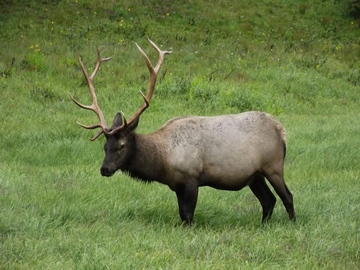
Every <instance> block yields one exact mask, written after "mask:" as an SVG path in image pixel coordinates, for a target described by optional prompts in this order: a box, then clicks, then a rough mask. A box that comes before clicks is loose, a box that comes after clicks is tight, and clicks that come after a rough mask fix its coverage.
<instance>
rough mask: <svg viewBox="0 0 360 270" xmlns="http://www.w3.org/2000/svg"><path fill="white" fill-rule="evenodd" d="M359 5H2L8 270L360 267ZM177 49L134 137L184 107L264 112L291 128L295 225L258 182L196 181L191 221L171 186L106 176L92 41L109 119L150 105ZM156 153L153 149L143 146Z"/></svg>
mask: <svg viewBox="0 0 360 270" xmlns="http://www.w3.org/2000/svg"><path fill="white" fill-rule="evenodd" d="M357 2H358V1H350V0H349V1H345V0H344V1H322V0H311V1H310V0H301V1H295V0H287V1H284V0H272V1H270V0H259V1H244V0H239V1H230V0H221V1H204V0H199V1H168V0H163V1H155V0H149V1H141V0H123V1H115V0H109V1H94V0H42V1H35V0H34V1H25V0H5V1H1V2H0V44H1V50H0V95H1V101H0V115H1V117H0V125H1V128H0V149H1V150H0V269H266V270H268V269H346V270H349V269H360V179H359V178H360V167H359V164H360V18H358V17H356V14H359V13H357V12H355V11H359V10H358V9H357V7H358V6H359V5H358V4H357ZM146 36H149V37H150V38H151V39H152V40H153V41H154V42H155V43H157V45H159V46H160V47H161V48H162V49H164V50H172V51H173V53H172V54H171V55H167V56H166V59H165V61H164V65H163V68H162V71H161V74H160V76H159V80H158V83H157V87H156V90H155V92H154V97H153V100H152V102H151V104H150V107H149V108H148V110H147V111H146V112H145V113H144V114H143V115H142V116H141V119H140V124H139V128H138V132H139V133H149V132H152V131H155V130H156V129H158V128H160V127H161V126H162V125H163V124H164V123H165V121H166V120H168V119H170V118H172V117H175V116H182V115H217V114H225V113H238V112H242V111H247V110H261V111H266V112H269V113H271V114H273V115H275V116H276V117H277V118H278V119H279V120H280V121H281V122H282V123H283V125H284V126H285V128H286V130H287V136H288V146H287V157H286V162H285V177H286V182H287V185H288V186H289V189H290V190H291V191H292V193H293V195H294V201H295V210H296V212H297V222H296V224H292V223H291V222H289V220H288V217H287V214H286V211H285V209H284V207H283V205H282V203H281V200H280V198H279V197H277V205H276V207H275V211H274V214H273V217H272V219H271V220H270V221H269V222H268V223H266V224H264V225H261V223H260V221H261V206H260V204H259V202H258V201H257V199H256V198H255V196H254V195H253V194H252V193H251V191H250V189H249V188H245V189H243V190H242V191H239V192H227V191H219V190H215V189H211V188H207V187H204V188H202V189H200V193H199V199H198V204H197V208H196V210H195V224H194V226H193V227H191V228H189V227H183V226H179V215H178V210H177V201H176V196H175V193H173V192H171V191H170V190H169V189H168V188H167V187H166V186H163V185H160V184H158V183H154V184H149V185H147V184H143V183H141V182H139V181H134V180H133V179H130V178H129V177H128V176H127V175H124V174H121V173H117V174H115V175H114V176H113V177H111V178H103V177H101V176H100V173H99V169H100V165H101V163H102V159H103V150H102V148H103V143H104V140H105V139H104V137H100V138H99V139H98V140H96V141H95V142H90V141H89V140H88V138H91V137H92V136H93V135H94V134H95V132H94V131H87V130H84V129H82V128H80V127H79V126H78V125H77V124H76V121H77V120H78V121H79V122H81V123H84V124H93V123H95V122H96V121H97V118H96V116H95V114H94V113H92V112H89V111H85V110H81V109H79V108H78V107H77V106H76V105H75V104H73V102H72V101H71V100H70V97H69V93H71V94H72V95H74V96H75V97H76V99H78V100H79V101H80V102H83V103H89V102H90V97H89V93H88V90H87V87H86V85H85V83H84V79H83V75H82V73H81V71H80V69H79V64H78V61H77V54H80V55H81V56H82V58H83V62H84V64H85V66H86V67H87V68H89V70H90V69H92V68H93V63H94V62H95V61H96V49H97V48H100V50H101V53H102V56H103V57H108V56H112V57H113V59H112V60H111V61H110V62H106V63H104V64H103V65H102V68H101V70H100V71H99V72H98V75H97V77H96V79H95V87H96V89H97V94H98V100H99V105H100V107H101V108H102V110H103V112H104V114H105V117H106V119H107V122H108V124H110V123H111V121H112V118H113V117H114V115H115V113H116V112H118V111H123V112H124V114H125V115H126V116H128V117H129V116H131V115H132V114H133V113H134V112H135V111H136V110H137V109H138V107H139V106H140V104H141V102H142V98H141V96H140V95H139V94H138V91H139V90H143V91H146V88H147V81H148V71H147V69H146V66H145V63H144V61H143V59H142V56H141V54H140V53H139V52H138V50H137V49H136V47H135V45H134V42H137V43H138V44H139V45H140V46H141V47H142V48H143V50H144V51H145V52H146V53H147V54H148V55H149V57H150V58H151V59H152V61H153V62H155V61H156V57H157V56H156V53H155V51H154V50H153V49H152V48H151V46H150V45H149V44H148V43H147V40H146ZM149 158H151V157H149Z"/></svg>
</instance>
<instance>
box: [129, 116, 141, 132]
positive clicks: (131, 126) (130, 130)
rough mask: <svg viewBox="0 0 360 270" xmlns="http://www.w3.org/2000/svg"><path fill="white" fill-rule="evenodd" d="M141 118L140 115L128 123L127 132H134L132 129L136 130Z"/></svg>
mask: <svg viewBox="0 0 360 270" xmlns="http://www.w3.org/2000/svg"><path fill="white" fill-rule="evenodd" d="M139 119H140V117H138V118H136V119H135V120H134V121H133V122H131V123H130V124H129V125H128V127H127V129H126V131H127V132H132V131H134V130H135V129H136V128H137V126H138V124H139Z"/></svg>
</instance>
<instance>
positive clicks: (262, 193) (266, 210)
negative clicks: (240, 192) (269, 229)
mask: <svg viewBox="0 0 360 270" xmlns="http://www.w3.org/2000/svg"><path fill="white" fill-rule="evenodd" d="M249 187H250V189H251V191H252V192H253V193H254V195H255V196H256V197H257V198H258V200H259V201H260V204H261V206H262V209H263V216H262V223H264V222H265V221H266V220H268V219H269V218H270V217H271V215H272V213H273V209H274V206H275V203H276V198H275V196H274V194H273V193H272V192H271V190H270V188H269V187H268V185H267V184H266V182H265V178H264V176H262V175H260V174H259V175H256V176H255V178H254V180H253V181H252V182H251V184H250V185H249Z"/></svg>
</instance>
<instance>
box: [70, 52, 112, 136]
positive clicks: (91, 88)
mask: <svg viewBox="0 0 360 270" xmlns="http://www.w3.org/2000/svg"><path fill="white" fill-rule="evenodd" d="M97 56H98V59H97V62H96V66H95V69H94V71H93V73H92V74H91V75H90V76H89V74H88V73H87V71H86V69H85V66H84V64H83V62H82V61H81V57H80V56H78V60H79V63H80V67H81V70H82V72H83V73H84V77H85V79H86V82H87V85H88V88H89V92H90V95H91V98H92V104H91V105H83V104H81V103H80V102H79V101H77V100H76V99H75V98H74V97H73V96H72V95H70V96H71V99H72V101H74V102H75V104H76V105H78V106H79V107H81V108H83V109H86V110H91V111H93V112H95V113H96V115H97V117H98V118H99V121H100V123H99V124H95V125H91V126H86V125H83V124H81V123H79V122H77V123H78V124H79V125H80V126H82V127H83V128H86V129H95V128H101V130H100V131H99V132H98V133H96V134H95V136H94V137H93V138H91V139H90V140H92V141H94V140H96V139H97V138H98V137H99V136H100V135H101V134H103V133H107V131H108V130H109V129H108V127H107V125H106V122H105V118H104V115H103V113H102V111H101V110H100V108H99V105H98V102H97V98H96V94H95V87H94V84H93V81H94V78H95V76H96V73H97V72H98V71H99V69H100V66H101V63H102V62H105V61H109V60H110V59H111V57H107V58H101V56H100V50H99V49H98V50H97Z"/></svg>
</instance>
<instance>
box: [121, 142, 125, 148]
mask: <svg viewBox="0 0 360 270" xmlns="http://www.w3.org/2000/svg"><path fill="white" fill-rule="evenodd" d="M124 148H125V143H123V142H122V143H120V150H122V149H124Z"/></svg>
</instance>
